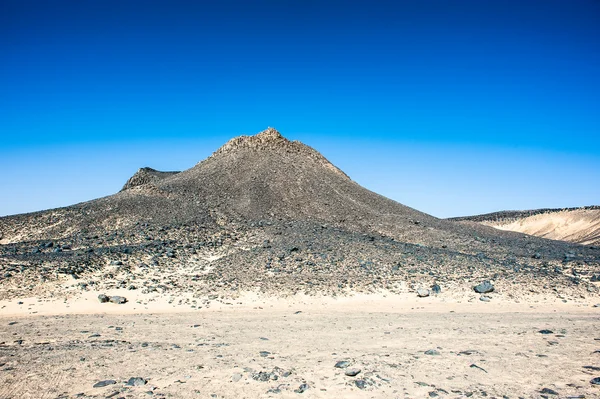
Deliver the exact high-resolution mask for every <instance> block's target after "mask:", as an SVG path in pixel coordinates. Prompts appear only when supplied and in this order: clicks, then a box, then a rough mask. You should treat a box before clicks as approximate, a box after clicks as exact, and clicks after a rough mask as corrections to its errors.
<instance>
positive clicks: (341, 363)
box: [334, 360, 350, 369]
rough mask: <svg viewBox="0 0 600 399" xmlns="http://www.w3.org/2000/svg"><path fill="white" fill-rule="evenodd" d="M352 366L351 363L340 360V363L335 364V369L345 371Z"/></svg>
mask: <svg viewBox="0 0 600 399" xmlns="http://www.w3.org/2000/svg"><path fill="white" fill-rule="evenodd" d="M348 366H350V362H349V361H347V360H340V361H339V362H337V363H336V364H335V366H334V367H336V368H338V369H345V368H346V367H348Z"/></svg>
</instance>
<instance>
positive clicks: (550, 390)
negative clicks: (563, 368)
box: [540, 388, 558, 395]
mask: <svg viewBox="0 0 600 399" xmlns="http://www.w3.org/2000/svg"><path fill="white" fill-rule="evenodd" d="M540 393H546V394H548V395H558V392H556V391H555V390H553V389H550V388H544V389H542V390H541V391H540Z"/></svg>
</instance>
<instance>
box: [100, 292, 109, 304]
mask: <svg viewBox="0 0 600 399" xmlns="http://www.w3.org/2000/svg"><path fill="white" fill-rule="evenodd" d="M98 300H99V301H100V303H106V302H108V301H109V300H110V298H109V297H108V296H107V295H104V294H100V295H98Z"/></svg>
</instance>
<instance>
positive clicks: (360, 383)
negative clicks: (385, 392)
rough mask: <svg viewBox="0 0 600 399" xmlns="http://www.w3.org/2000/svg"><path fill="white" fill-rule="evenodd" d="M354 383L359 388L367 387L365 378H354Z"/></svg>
mask: <svg viewBox="0 0 600 399" xmlns="http://www.w3.org/2000/svg"><path fill="white" fill-rule="evenodd" d="M354 385H356V387H357V388H359V389H365V388H366V387H367V382H366V381H365V380H354Z"/></svg>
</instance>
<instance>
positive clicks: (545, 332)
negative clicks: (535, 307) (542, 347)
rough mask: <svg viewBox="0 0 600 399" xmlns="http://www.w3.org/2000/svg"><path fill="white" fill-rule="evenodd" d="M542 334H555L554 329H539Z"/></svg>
mask: <svg viewBox="0 0 600 399" xmlns="http://www.w3.org/2000/svg"><path fill="white" fill-rule="evenodd" d="M538 332H539V333H540V334H544V335H548V334H554V331H551V330H540V331H538Z"/></svg>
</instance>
